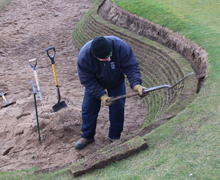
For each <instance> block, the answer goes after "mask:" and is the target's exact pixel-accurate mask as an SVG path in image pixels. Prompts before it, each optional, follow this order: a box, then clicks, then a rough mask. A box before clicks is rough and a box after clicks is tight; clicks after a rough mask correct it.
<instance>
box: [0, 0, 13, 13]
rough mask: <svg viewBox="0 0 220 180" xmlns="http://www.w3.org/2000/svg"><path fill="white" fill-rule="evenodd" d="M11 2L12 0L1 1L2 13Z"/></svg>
mask: <svg viewBox="0 0 220 180" xmlns="http://www.w3.org/2000/svg"><path fill="white" fill-rule="evenodd" d="M10 2H11V0H0V11H1V10H2V9H4V8H5V7H6V6H7V5H8V4H10Z"/></svg>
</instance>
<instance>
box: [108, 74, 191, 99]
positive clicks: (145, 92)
mask: <svg viewBox="0 0 220 180" xmlns="http://www.w3.org/2000/svg"><path fill="white" fill-rule="evenodd" d="M193 74H194V72H191V73H190V74H187V75H186V76H184V77H183V78H182V79H180V80H179V81H177V82H176V83H174V84H173V85H167V84H165V85H161V86H155V87H151V88H147V89H144V90H143V96H144V95H147V94H148V93H149V92H152V91H156V90H159V89H164V88H166V89H168V90H169V89H171V88H173V87H175V86H176V85H177V84H179V83H180V82H182V81H183V80H184V79H186V78H187V77H189V76H191V75H193ZM136 95H139V93H138V92H132V93H128V94H125V95H121V96H117V97H113V98H112V99H110V100H108V101H107V102H112V101H117V100H120V99H124V98H129V97H132V96H136Z"/></svg>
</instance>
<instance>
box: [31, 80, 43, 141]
mask: <svg viewBox="0 0 220 180" xmlns="http://www.w3.org/2000/svg"><path fill="white" fill-rule="evenodd" d="M31 85H32V88H33V92H34V105H35V112H36V119H37V130H38V139H39V141H40V140H41V138H40V127H39V122H38V113H37V103H36V97H35V96H36V94H37V92H36V90H35V88H34V83H33V81H31Z"/></svg>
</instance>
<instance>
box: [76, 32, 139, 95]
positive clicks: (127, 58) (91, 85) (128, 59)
mask: <svg viewBox="0 0 220 180" xmlns="http://www.w3.org/2000/svg"><path fill="white" fill-rule="evenodd" d="M105 38H106V39H107V40H108V41H109V42H110V43H111V45H112V49H113V52H112V56H111V61H109V62H107V61H105V62H104V61H100V60H98V59H97V58H95V57H94V56H93V55H92V53H91V50H90V47H91V43H92V41H89V42H87V43H86V44H85V45H84V46H83V47H82V49H81V50H80V52H79V56H78V61H77V69H78V74H79V79H80V82H81V84H82V85H84V86H85V88H86V89H87V90H88V92H90V93H91V94H92V95H94V96H95V97H96V98H98V99H100V98H101V96H103V95H104V94H106V92H105V90H104V89H111V88H113V87H116V86H117V85H118V84H119V83H120V82H121V81H122V80H123V79H124V74H125V75H126V76H127V78H128V80H129V82H130V85H131V88H132V89H133V87H134V86H135V85H137V84H141V83H142V81H141V73H140V69H139V67H138V65H139V64H138V62H137V60H136V58H135V56H134V54H133V52H132V49H131V47H130V46H129V45H128V44H127V43H126V42H124V41H122V40H121V39H119V38H117V37H115V36H105Z"/></svg>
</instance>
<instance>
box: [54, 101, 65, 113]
mask: <svg viewBox="0 0 220 180" xmlns="http://www.w3.org/2000/svg"><path fill="white" fill-rule="evenodd" d="M65 107H67V105H66V103H65V101H61V102H58V103H57V104H55V105H54V106H53V107H52V109H53V111H54V112H57V111H59V110H60V109H62V108H65Z"/></svg>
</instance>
